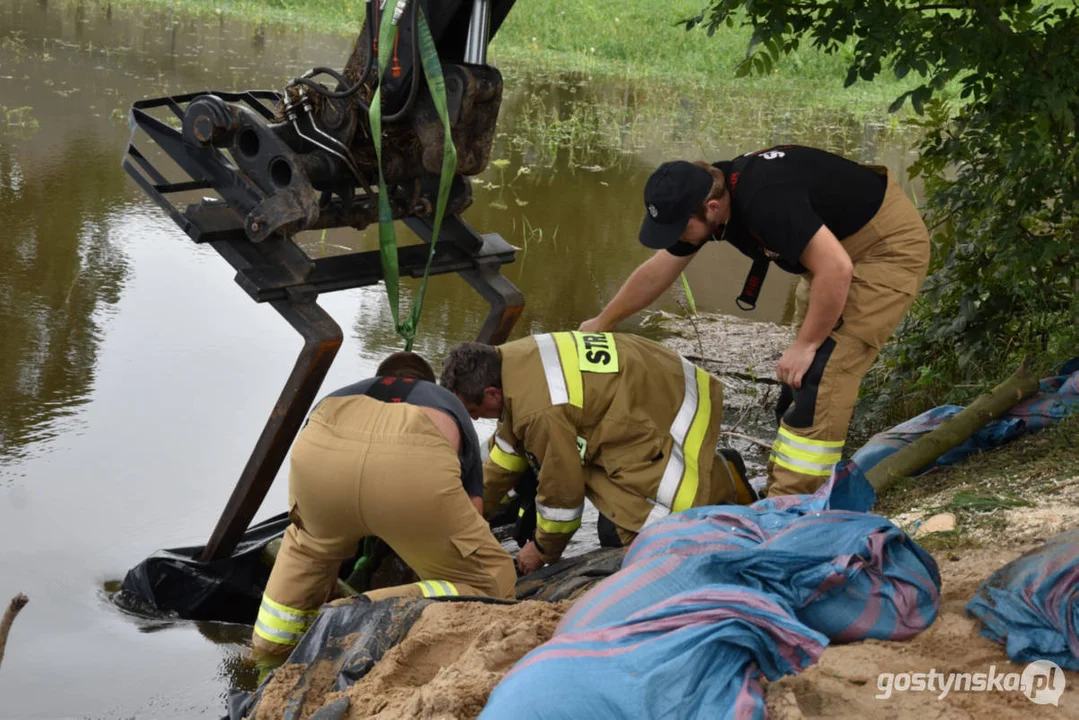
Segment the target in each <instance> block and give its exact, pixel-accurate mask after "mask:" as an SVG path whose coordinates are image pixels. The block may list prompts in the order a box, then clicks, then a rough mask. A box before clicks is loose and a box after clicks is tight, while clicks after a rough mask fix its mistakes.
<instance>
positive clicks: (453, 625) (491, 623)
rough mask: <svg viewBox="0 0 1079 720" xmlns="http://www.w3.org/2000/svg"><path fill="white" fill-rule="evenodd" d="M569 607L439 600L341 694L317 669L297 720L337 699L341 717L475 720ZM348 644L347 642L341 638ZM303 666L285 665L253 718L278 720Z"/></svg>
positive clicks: (329, 671)
mask: <svg viewBox="0 0 1079 720" xmlns="http://www.w3.org/2000/svg"><path fill="white" fill-rule="evenodd" d="M570 604H571V603H570V602H569V601H566V602H562V603H548V602H537V601H528V602H522V603H519V604H517V605H489V604H484V603H478V602H460V603H451V602H438V603H433V604H431V605H429V606H428V607H427V608H425V609H424V611H423V614H422V615H421V616H420V618H419V620H417V621H416V623H415V624H414V625H413V626H412V628H411V630H409V633H408V635H407V636H406V637H405V639H404V640H403V641H402V642H401V643H400V644H398V645H397V646H395V647H394V648H393V649H391V650H390V651H389V652H388V653H386V655H385V657H383V658H382V660H380V661H379V662H378V664H376V665H375V667H374V668H373V669H372V670H371V672H369V673H368V674H367V675H366V676H365V677H364V678H363V679H361V680H360V681H359V682H358V683H356V684H355V685H353V686H352V687H351V688H349V690H348V692H347V693H343V692H332V689H333V682H334V677H333V668H332V667H331V666H329V665H327V667H326V668H324V669H322V671H321V672H320V668H319V667H318V666H317V665H316V666H315V667H314V668H312V670H311V672H310V673H309V678H308V679H309V682H310V687H309V689H308V691H307V696H306V699H305V702H304V708H303V713H302V715H301V717H302V718H304V719H306V718H308V717H310V716H311V714H313V713H314V712H315V711H316V710H318V709H319V708H321V707H323V706H324V705H329V704H331V703H336V702H341V703H343V702H345V700H344V698H345V697H346V696H347V698H348V700H347V702H348V712H347V713H346V714H345V715H343V716H342V717H344V718H348V719H349V720H359V718H380V719H381V720H389V719H390V718H414V719H416V720H443V719H445V720H451V719H452V720H458V719H463V718H475V717H476V716H478V715H479V714H480V711H482V710H483V706H484V704H485V703H486V702H487V697H488V695H490V694H491V691H492V690H494V688H495V685H497V684H498V682H499V681H500V680H501V679H502V676H503V675H505V674H506V673H507V672H508V671H509V669H510V668H511V667H513V665H514V663H516V662H517V661H518V660H520V659H521V658H522V657H523V656H524V655H525V654H527V653H528V652H529V651H530V650H532V649H533V648H535V647H537V646H539V645H541V644H543V643H544V642H546V641H547V640H549V639H550V638H551V636H552V635H553V634H554V630H555V627H557V625H558V622H559V620H561V619H562V615H563V614H564V613H565V612H566V610H567V609H568V608H569V606H570ZM343 642H347V638H346V639H344V640H343ZM305 670H306V666H305V665H301V664H296V665H286V666H284V667H282V668H281V669H280V670H278V671H277V672H276V673H275V675H274V678H273V680H272V681H271V682H270V684H269V685H268V686H267V687H266V688H265V690H264V691H263V695H262V701H261V702H260V703H259V705H258V713H257V715H256V719H255V720H269V719H270V718H273V719H274V720H277V718H280V717H281V716H282V714H283V712H284V710H285V707H286V704H287V700H288V698H289V696H290V694H291V693H292V691H293V689H294V686H295V684H296V682H297V681H298V680H299V679H300V676H301V675H302V674H303V673H304V671H305Z"/></svg>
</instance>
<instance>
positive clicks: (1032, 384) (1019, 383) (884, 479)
mask: <svg viewBox="0 0 1079 720" xmlns="http://www.w3.org/2000/svg"><path fill="white" fill-rule="evenodd" d="M1037 390H1038V379H1037V378H1035V377H1033V376H1032V375H1030V372H1029V371H1028V370H1027V367H1026V362H1025V361H1024V362H1023V363H1022V364H1021V365H1020V366H1019V369H1018V370H1016V371H1015V372H1014V373H1013V374H1012V375H1011V377H1009V378H1008V379H1007V380H1005V381H1004V382H1002V383H1001V384H1000V385H997V386H996V387H995V388H993V389H992V390H991V391H990V392H988V393H986V394H985V395H982V396H981V397H980V398H978V399H977V400H975V401H974V402H973V403H971V404H970V406H969V407H967V408H966V409H965V410H963V411H962V412H960V413H959V414H958V415H956V416H955V417H953V418H951V419H950V420H948V421H947V422H945V423H943V424H942V425H941V426H940V427H938V428H937V429H936V430H934V431H932V432H930V433H927V434H925V435H923V436H922V437H920V438H918V439H917V440H915V441H914V442H912V443H911V444H910V445H907V446H906V447H904V448H902V449H900V450H898V451H897V452H895V453H893V454H892V455H890V456H888V457H887V458H885V459H884V460H882V461H881V462H879V463H878V464H877V465H876V466H875V467H873V468H872V469H871V470H870V471H869V472H867V473H866V478H867V479H868V480H869V483H870V484H871V485H872V486H873V489H874V490H876V491H877V494H880V493H881V492H882V491H883V490H884V489H885V488H887V487H888V486H889V485H891V484H892V483H893V482H894V481H895V480H896V479H898V478H902V477H907V476H909V475H910V474H911V473H913V472H916V471H917V470H919V469H921V468H923V467H925V466H926V465H929V464H930V463H931V462H933V461H934V460H936V459H937V458H938V457H940V456H941V455H943V454H944V453H946V452H948V451H949V450H951V449H952V448H954V447H957V446H959V445H961V444H963V443H964V442H966V440H967V439H968V438H969V437H970V436H971V435H973V434H974V433H976V432H978V430H980V429H982V428H983V427H985V425H986V423H988V422H989V421H990V420H993V419H995V418H997V417H1000V416H1001V415H1002V414H1004V412H1005V411H1007V410H1009V409H1010V408H1011V407H1012V406H1014V405H1015V404H1016V403H1018V402H1019V401H1021V400H1023V399H1025V398H1028V397H1030V396H1031V395H1033V394H1034V393H1035V392H1037Z"/></svg>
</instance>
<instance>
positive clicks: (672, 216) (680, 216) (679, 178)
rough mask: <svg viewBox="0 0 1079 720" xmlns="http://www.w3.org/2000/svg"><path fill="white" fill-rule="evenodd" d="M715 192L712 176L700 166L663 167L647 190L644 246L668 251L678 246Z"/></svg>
mask: <svg viewBox="0 0 1079 720" xmlns="http://www.w3.org/2000/svg"><path fill="white" fill-rule="evenodd" d="M711 191H712V174H711V173H710V172H708V171H707V170H705V169H704V168H702V167H700V166H699V165H694V164H693V163H691V162H686V161H685V160H673V161H671V162H665V163H663V164H662V165H660V166H659V168H657V169H656V171H655V172H654V173H652V176H651V177H650V178H648V182H647V183H646V184H645V186H644V209H645V216H644V222H642V223H641V234H640V240H641V244H642V245H644V246H645V247H648V248H652V249H654V250H665V249H666V248H669V247H670V246H672V245H674V244H675V243H676V242H678V240H679V239H680V238H681V237H682V233H683V232H685V230H686V225H687V224H688V223H689V219H690V218H691V217H693V213H694V212H695V211H696V210H697V208H699V207H700V206H701V204H702V203H703V202H704V200H705V198H707V197H708V193H710V192H711Z"/></svg>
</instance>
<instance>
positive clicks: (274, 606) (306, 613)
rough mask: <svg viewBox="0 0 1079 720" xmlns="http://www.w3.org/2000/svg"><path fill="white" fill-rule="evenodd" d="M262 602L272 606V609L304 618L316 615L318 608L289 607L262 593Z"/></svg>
mask: <svg viewBox="0 0 1079 720" xmlns="http://www.w3.org/2000/svg"><path fill="white" fill-rule="evenodd" d="M262 604H263V605H267V606H269V607H270V608H272V609H273V610H277V611H278V612H283V613H288V614H290V615H295V616H296V617H297V619H299V618H305V617H307V618H313V617H315V616H316V615H318V610H299V609H297V608H291V607H289V606H288V605H282V604H281V603H279V602H274V601H273V600H272V599H270V598H269V597H268V596H267V595H265V594H263V596H262Z"/></svg>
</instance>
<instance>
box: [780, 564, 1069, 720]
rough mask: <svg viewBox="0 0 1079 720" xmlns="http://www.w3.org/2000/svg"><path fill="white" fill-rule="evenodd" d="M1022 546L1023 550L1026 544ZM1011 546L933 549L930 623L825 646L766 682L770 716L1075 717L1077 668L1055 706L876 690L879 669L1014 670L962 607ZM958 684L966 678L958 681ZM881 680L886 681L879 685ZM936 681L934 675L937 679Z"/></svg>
mask: <svg viewBox="0 0 1079 720" xmlns="http://www.w3.org/2000/svg"><path fill="white" fill-rule="evenodd" d="M1027 549H1028V548H1027ZM1021 554H1022V552H1021V551H1018V550H1008V551H1001V550H999V549H993V550H969V551H951V552H944V553H939V554H935V559H936V560H937V562H938V563H939V565H940V571H941V578H942V585H943V587H942V589H941V608H940V615H939V617H938V618H937V621H936V622H935V623H933V625H932V626H931V627H930V628H929V629H928V630H927V631H925V632H924V633H922V634H920V635H918V636H916V637H915V638H913V639H912V640H910V641H909V642H883V641H878V640H867V641H865V642H860V643H855V644H852V645H832V646H830V647H829V648H828V649H827V650H825V651H824V654H823V655H822V656H821V659H820V661H819V662H818V663H817V664H816V665H814V666H812V667H810V668H808V669H807V670H806V671H805V672H803V673H801V674H800V675H792V676H789V677H785V678H782V679H780V680H778V681H776V682H774V683H771V684H770V685H769V686H768V687H767V690H766V696H767V700H768V710H769V717H770V718H771V719H772V720H800V719H801V718H836V717H842V718H855V717H857V718H869V719H871V720H875V719H878V718H880V719H883V718H919V720H930V719H932V720H953V719H954V720H960V719H964V720H965V719H968V718H969V719H976V720H990V719H992V720H998V718H999V719H1001V720H1007V719H1010V718H1015V719H1016V720H1028V719H1029V718H1035V717H1036V718H1079V693H1077V692H1076V690H1075V686H1076V683H1079V673H1066V674H1065V676H1066V678H1067V682H1068V684H1067V686H1066V689H1065V691H1064V694H1063V695H1062V696H1061V697H1060V704H1059V707H1054V706H1053V705H1035V704H1034V703H1032V702H1031V701H1030V700H1028V699H1027V698H1026V697H1024V696H1023V694H1022V693H1021V692H1019V691H1014V692H1006V691H1005V692H974V691H966V692H957V691H951V692H949V693H948V694H946V695H945V696H944V697H943V698H940V699H938V696H939V695H940V694H941V691H940V690H938V691H937V692H929V691H921V692H912V691H909V690H907V691H904V692H901V691H898V690H894V689H893V691H892V693H891V697H888V698H879V699H878V698H877V697H875V696H876V695H884V694H885V687H883V686H880V685H878V682H879V681H878V676H879V675H880V674H881V673H917V672H921V673H928V672H930V671H931V670H935V671H936V672H938V673H943V674H945V675H946V674H948V673H989V672H990V666H995V672H996V673H997V674H998V675H999V674H1003V673H1022V671H1023V668H1024V667H1025V665H1017V664H1013V663H1012V662H1011V661H1009V660H1008V656H1007V655H1006V654H1005V652H1004V649H1003V648H1002V647H1001V646H1000V645H997V644H996V643H993V642H991V641H989V640H986V639H985V638H983V637H981V636H980V635H979V634H978V626H977V624H976V623H975V622H974V621H973V620H971V619H970V618H968V617H967V616H966V615H965V613H964V611H963V608H964V607H965V605H966V603H967V602H968V601H969V600H970V598H971V597H973V595H974V591H975V590H976V589H977V587H978V585H979V584H980V583H981V581H982V580H984V579H985V578H987V577H988V576H989V575H991V574H992V573H993V572H994V571H995V570H997V569H998V568H1000V567H1001V566H1003V565H1005V564H1006V563H1008V562H1010V561H1011V560H1014V559H1015V558H1017V557H1019V555H1021ZM964 682H966V681H964ZM884 684H885V685H887V682H885V683H884ZM938 685H939V681H938Z"/></svg>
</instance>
